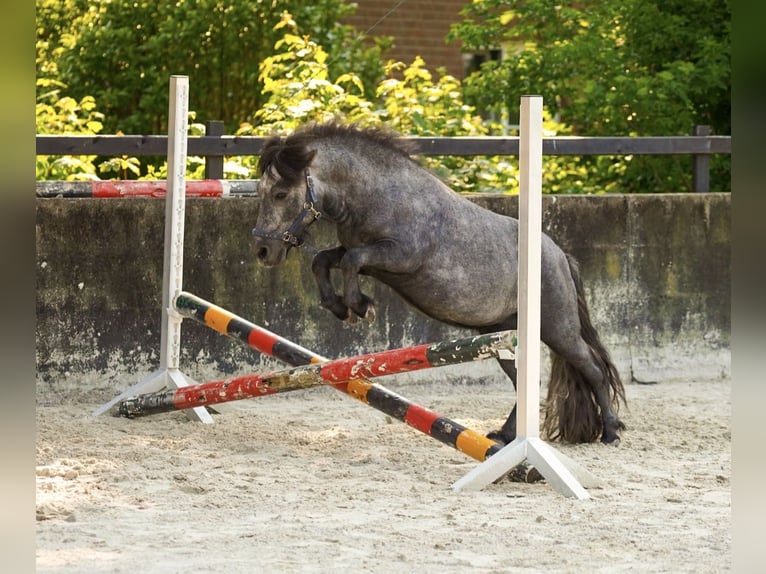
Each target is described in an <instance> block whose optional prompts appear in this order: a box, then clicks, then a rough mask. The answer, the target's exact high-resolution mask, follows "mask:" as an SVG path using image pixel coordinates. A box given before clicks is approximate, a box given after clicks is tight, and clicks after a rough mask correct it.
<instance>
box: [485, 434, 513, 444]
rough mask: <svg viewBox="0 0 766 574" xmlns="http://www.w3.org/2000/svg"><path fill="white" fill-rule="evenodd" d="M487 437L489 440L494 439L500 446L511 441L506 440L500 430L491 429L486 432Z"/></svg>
mask: <svg viewBox="0 0 766 574" xmlns="http://www.w3.org/2000/svg"><path fill="white" fill-rule="evenodd" d="M487 438H488V439H489V440H493V441H495V442H496V443H497V444H499V445H500V446H505V445H507V444H508V443H509V442H511V441H506V440H505V437H504V436H503V435H502V433H501V432H500V431H492V432H488V433H487Z"/></svg>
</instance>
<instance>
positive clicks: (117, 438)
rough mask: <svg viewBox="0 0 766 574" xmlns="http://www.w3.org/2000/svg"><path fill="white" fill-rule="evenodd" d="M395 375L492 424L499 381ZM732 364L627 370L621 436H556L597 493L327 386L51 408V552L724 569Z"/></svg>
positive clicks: (441, 407)
mask: <svg viewBox="0 0 766 574" xmlns="http://www.w3.org/2000/svg"><path fill="white" fill-rule="evenodd" d="M385 384H386V385H387V386H389V387H390V388H392V389H393V390H396V391H397V392H399V393H401V394H403V395H404V396H406V397H408V398H410V399H411V400H413V401H415V402H419V403H421V404H424V405H426V406H429V407H431V408H433V409H435V410H437V411H438V412H441V413H442V414H444V415H447V416H449V417H450V418H452V419H454V420H456V421H458V422H461V423H463V424H465V425H467V426H468V427H470V428H473V429H475V430H477V431H481V432H486V431H489V430H491V429H492V428H494V427H495V426H497V425H498V424H500V423H501V422H502V420H504V417H505V415H506V414H507V409H508V407H509V406H510V401H511V400H512V399H513V394H512V392H510V391H509V390H508V389H507V388H504V387H503V386H501V385H500V384H486V385H479V384H460V385H446V386H440V385H437V384H434V385H424V384H422V383H420V384H419V383H408V384H404V385H398V386H397V385H395V384H394V382H393V381H392V382H391V383H385ZM730 391H731V384H730V382H729V381H723V382H700V383H681V382H674V383H661V384H657V385H651V386H649V385H636V384H632V385H629V386H628V388H627V392H628V399H629V410H628V411H624V412H623V418H624V420H625V422H626V423H627V425H628V427H629V430H628V431H627V432H625V433H624V436H623V441H622V444H621V445H620V446H619V447H616V448H615V447H607V446H603V445H600V444H594V445H577V446H571V445H555V447H556V448H557V449H558V450H560V451H561V452H563V453H565V454H567V455H568V456H569V457H571V458H573V459H574V460H576V461H577V462H579V463H580V464H581V465H582V466H584V467H585V468H587V469H588V470H589V471H591V472H592V473H593V474H594V475H596V476H597V477H598V478H599V479H601V480H602V481H603V482H604V486H603V487H602V488H594V489H590V490H589V493H590V496H591V497H590V499H588V500H583V501H578V500H575V499H568V498H564V497H563V496H561V495H560V494H559V493H558V492H556V491H555V490H554V489H553V488H552V487H551V486H550V485H549V484H547V483H545V482H538V483H534V484H524V483H514V482H510V481H508V480H507V479H505V480H503V481H501V482H498V483H496V484H492V485H490V486H488V487H487V488H485V489H484V490H482V491H480V492H476V493H466V492H461V493H455V492H453V490H452V488H451V485H452V484H453V483H454V482H455V481H456V480H458V479H459V478H460V477H462V476H463V475H465V474H466V473H467V472H468V471H469V470H470V469H472V468H474V467H475V466H476V465H477V464H478V463H477V462H476V461H474V460H473V459H471V458H469V457H467V456H466V455H464V454H462V453H460V452H458V451H456V450H453V449H451V448H450V447H448V446H445V445H442V444H441V443H438V442H436V441H434V440H433V439H430V438H428V437H426V436H425V435H422V434H420V433H418V432H417V431H415V430H413V429H411V428H409V427H407V426H406V425H404V424H402V423H400V422H398V421H391V420H390V419H388V418H387V417H386V415H384V414H383V413H380V412H378V411H375V410H373V409H370V408H369V407H367V406H365V405H363V404H361V403H358V402H356V401H354V400H352V399H350V398H348V397H346V396H343V395H342V394H340V393H338V392H336V391H334V390H332V389H329V388H317V389H310V390H306V391H298V392H295V393H290V394H283V395H276V396H270V397H264V398H260V399H257V400H250V401H243V402H239V403H233V405H236V408H234V409H231V410H230V411H229V412H227V413H225V414H221V415H216V416H215V420H216V422H215V424H213V425H202V424H198V423H192V422H189V421H188V420H187V418H186V417H185V415H184V414H183V413H179V412H175V413H167V414H162V415H155V416H152V417H145V418H141V419H134V420H128V419H122V418H114V417H111V416H108V415H105V416H102V417H98V418H93V417H91V416H90V413H91V412H92V410H93V409H94V408H96V407H97V406H99V405H98V404H77V405H71V404H70V405H59V406H39V407H38V409H37V520H38V521H37V571H38V572H49V573H70V572H71V573H78V574H81V573H84V572H87V573H101V572H104V573H106V572H110V573H117V572H131V573H136V572H140V573H154V572H156V573H162V574H167V573H174V572H184V573H188V572H194V573H205V572H223V573H227V574H228V573H235V574H236V573H248V574H249V573H254V572H289V573H292V572H380V573H389V572H401V573H405V572H418V574H427V573H431V572H433V573H440V574H442V573H445V572H446V573H451V572H457V573H464V572H470V573H474V572H476V573H491V572H543V571H544V572H588V573H590V572H605V573H606V572H608V573H610V574H611V573H616V572H695V573H705V572H726V571H730V570H731V490H730V476H731V432H730V414H731V406H730Z"/></svg>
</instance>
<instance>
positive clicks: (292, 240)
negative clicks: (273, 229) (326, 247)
mask: <svg viewBox="0 0 766 574" xmlns="http://www.w3.org/2000/svg"><path fill="white" fill-rule="evenodd" d="M316 200H317V197H316V191H315V190H314V178H312V177H311V173H309V168H306V199H305V200H304V202H303V208H302V209H301V211H300V213H298V216H297V217H296V218H295V221H293V223H292V225H291V226H290V227H289V229H288V230H287V231H285V232H284V233H282V234H281V235H279V234H277V233H267V232H265V231H260V230H259V229H257V228H253V231H252V233H253V235H254V236H255V237H264V238H266V239H281V240H282V241H284V242H285V243H287V244H288V245H290V246H291V247H300V246H301V245H303V242H304V241H305V238H304V235H305V234H306V231H307V230H308V228H309V226H311V224H312V223H314V222H315V221H316V220H317V219H321V217H322V212H321V211H319V210H317V209H316V208H315V207H314V203H316ZM307 217H309V220H308V222H306V223H304V220H305V219H306V218H307Z"/></svg>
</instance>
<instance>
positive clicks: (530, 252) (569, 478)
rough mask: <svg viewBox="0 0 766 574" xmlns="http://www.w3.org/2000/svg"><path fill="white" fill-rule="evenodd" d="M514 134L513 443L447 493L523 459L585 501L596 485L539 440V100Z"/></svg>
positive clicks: (524, 107) (529, 102) (480, 482)
mask: <svg viewBox="0 0 766 574" xmlns="http://www.w3.org/2000/svg"><path fill="white" fill-rule="evenodd" d="M520 119H521V121H520V129H519V137H520V141H519V184H520V189H519V291H518V293H519V295H518V297H519V305H518V313H519V332H518V337H519V339H518V346H517V348H516V364H517V367H518V369H517V371H518V380H517V419H516V439H515V440H514V441H513V442H511V443H510V444H508V445H506V446H505V447H503V449H502V450H500V452H498V453H496V454H494V455H493V456H492V457H491V458H489V459H487V460H486V461H484V462H483V463H481V464H480V465H479V466H477V467H475V468H474V469H473V470H471V471H470V472H469V473H468V474H466V475H465V476H464V477H463V478H461V479H460V480H458V481H457V482H455V484H454V485H453V488H454V489H455V490H456V491H461V490H480V489H482V488H484V487H485V486H487V485H488V484H490V483H491V482H493V481H495V480H497V479H498V478H500V477H502V476H503V475H505V474H507V473H508V472H510V471H511V470H512V469H513V467H515V466H517V465H518V464H521V463H522V462H524V461H525V460H528V461H529V463H530V464H532V465H534V466H535V467H536V468H537V470H538V471H540V474H542V475H543V477H544V478H545V479H546V480H547V481H548V483H549V484H551V486H553V487H554V488H555V489H556V490H558V491H559V492H561V493H562V494H564V495H565V496H571V497H576V498H579V499H585V498H588V493H587V491H586V490H585V489H584V488H583V487H582V485H581V484H580V483H579V482H578V478H577V477H575V474H573V473H576V474H577V475H578V477H579V478H580V480H583V481H587V482H588V483H589V484H591V485H595V484H598V481H597V480H596V479H595V477H593V476H592V475H591V474H590V473H588V472H587V471H586V470H584V469H583V468H582V467H579V466H578V465H577V464H576V463H575V462H574V461H572V460H571V459H569V458H567V457H565V456H564V455H562V454H560V453H558V452H556V451H555V450H554V449H553V448H552V447H550V446H549V445H548V444H547V443H545V442H543V441H542V440H541V439H540V291H541V267H542V264H541V257H542V166H543V139H542V138H543V99H542V97H541V96H522V98H521V118H520Z"/></svg>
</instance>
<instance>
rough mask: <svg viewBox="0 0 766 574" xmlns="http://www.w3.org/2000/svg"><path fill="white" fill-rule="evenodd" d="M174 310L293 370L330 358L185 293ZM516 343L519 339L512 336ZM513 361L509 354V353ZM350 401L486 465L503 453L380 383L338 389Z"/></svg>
mask: <svg viewBox="0 0 766 574" xmlns="http://www.w3.org/2000/svg"><path fill="white" fill-rule="evenodd" d="M173 305H174V309H175V310H176V311H177V312H178V313H179V314H180V315H182V316H183V317H187V318H190V319H193V320H194V321H196V322H198V323H201V324H203V325H205V326H207V327H209V328H211V329H213V330H215V331H217V332H219V333H221V334H222V335H226V336H228V337H231V338H233V339H235V340H237V341H239V342H240V343H243V344H245V345H247V346H249V347H251V348H252V349H255V350H256V351H259V352H261V353H263V354H265V355H269V356H270V357H273V358H275V359H278V360H280V361H282V362H285V363H287V364H289V365H292V366H300V365H305V364H310V363H319V362H325V361H327V359H325V358H324V357H322V356H321V355H318V354H316V353H314V352H312V351H310V350H308V349H305V348H304V347H301V346H300V345H297V344H295V343H293V342H292V341H289V340H287V339H284V338H282V337H280V336H279V335H276V334H274V333H272V332H271V331H269V330H267V329H265V328H263V327H260V326H258V325H255V324H253V323H251V322H249V321H247V320H245V319H243V318H241V317H238V316H237V315H234V314H233V313H231V312H229V311H227V310H225V309H223V308H221V307H219V306H217V305H214V304H213V303H210V302H208V301H205V300H204V299H202V298H200V297H197V296H196V295H192V294H191V293H187V292H185V291H182V292H181V293H179V294H178V296H177V297H176V298H175V300H174V304H173ZM514 345H515V338H514ZM505 353H507V356H504V357H503V358H512V354H513V353H512V352H511V351H505ZM333 387H334V388H335V389H337V390H338V391H341V392H345V393H346V394H348V395H350V396H351V397H353V398H355V399H357V400H359V401H361V402H363V403H365V404H367V405H369V406H371V407H373V408H375V409H377V410H379V411H382V412H384V413H386V414H387V415H389V416H391V417H393V418H395V419H397V420H400V421H402V422H405V423H407V424H408V425H410V426H411V427H413V428H415V429H417V430H419V431H420V432H422V433H425V434H427V435H429V436H432V437H433V438H435V439H436V440H438V441H440V442H442V443H444V444H446V445H449V446H451V447H453V448H455V449H457V450H459V451H460V452H463V453H465V454H467V455H468V456H470V457H471V458H473V459H475V460H478V461H483V460H486V459H487V458H489V457H490V456H492V455H493V454H495V453H496V452H498V451H499V450H500V448H501V447H500V445H498V444H497V443H496V442H495V441H493V440H491V439H488V438H487V437H485V436H484V435H482V434H480V433H477V432H476V431H473V430H471V429H469V428H466V427H465V426H463V425H461V424H460V423H457V422H455V421H452V420H450V419H448V418H446V417H444V416H442V415H440V414H438V413H436V412H434V411H432V410H430V409H428V408H426V407H423V406H420V405H417V404H415V403H412V402H411V401H409V400H407V399H406V398H404V397H402V396H401V395H398V394H396V393H394V392H392V391H390V390H388V389H386V388H385V387H383V386H381V385H379V384H373V383H370V382H368V381H366V380H364V379H362V378H358V379H352V380H351V381H349V382H348V383H346V384H345V385H339V386H334V385H333Z"/></svg>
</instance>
